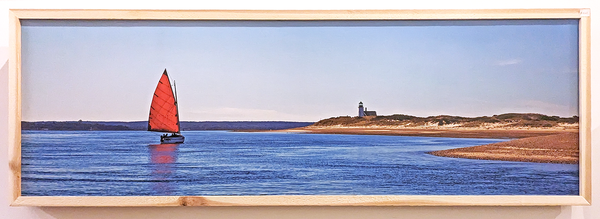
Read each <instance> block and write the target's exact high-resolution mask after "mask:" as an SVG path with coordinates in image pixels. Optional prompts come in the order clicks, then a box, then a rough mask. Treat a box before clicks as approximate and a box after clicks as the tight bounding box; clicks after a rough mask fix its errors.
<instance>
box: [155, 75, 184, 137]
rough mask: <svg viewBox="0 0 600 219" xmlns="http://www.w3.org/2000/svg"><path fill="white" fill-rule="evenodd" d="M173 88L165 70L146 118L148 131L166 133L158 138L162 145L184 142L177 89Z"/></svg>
mask: <svg viewBox="0 0 600 219" xmlns="http://www.w3.org/2000/svg"><path fill="white" fill-rule="evenodd" d="M173 85H175V82H173ZM173 88H174V89H173ZM173 88H172V87H171V80H170V79H169V75H168V74H167V69H165V71H164V72H163V74H162V76H161V77H160V80H158V85H156V90H155V91H154V96H152V104H151V105H150V115H149V116H148V131H153V132H167V134H163V135H161V136H160V143H162V144H180V143H183V141H184V140H185V137H183V135H181V124H180V123H179V107H178V106H177V87H175V86H173ZM168 133H171V134H168Z"/></svg>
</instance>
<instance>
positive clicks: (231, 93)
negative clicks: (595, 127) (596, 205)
mask: <svg viewBox="0 0 600 219" xmlns="http://www.w3.org/2000/svg"><path fill="white" fill-rule="evenodd" d="M578 25H579V23H578V20H577V19H543V20H542V19H540V20H420V21H412V20H405V21H400V20H395V21H394V20H389V21H384V20H372V21H143V20H138V21H122V20H121V21H118V20H23V21H22V27H21V36H22V38H21V40H22V45H21V59H22V82H21V83H22V99H21V103H22V115H21V158H22V160H21V162H22V163H21V164H22V166H21V174H22V176H21V195H22V196H275V195H562V196H576V195H578V194H579V192H580V191H579V188H580V187H579V184H580V182H579V166H578V164H579V116H580V115H579V80H580V78H579V70H578V69H579V58H578V54H579V53H578V52H579V45H578V39H579V36H578V34H579V29H578Z"/></svg>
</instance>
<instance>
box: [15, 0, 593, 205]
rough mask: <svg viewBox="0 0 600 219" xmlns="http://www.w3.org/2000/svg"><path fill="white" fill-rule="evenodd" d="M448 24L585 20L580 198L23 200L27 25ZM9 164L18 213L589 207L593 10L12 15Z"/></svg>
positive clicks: (582, 27)
mask: <svg viewBox="0 0 600 219" xmlns="http://www.w3.org/2000/svg"><path fill="white" fill-rule="evenodd" d="M26 19H57V20H58V19H66V20H69V19H89V20H96V19H97V20H341V21H343V20H447V19H458V20H460V19H579V76H580V77H579V78H580V79H579V80H580V82H579V110H580V158H579V159H580V160H579V167H580V168H579V175H580V176H579V179H580V180H579V188H580V191H579V192H580V193H579V196H517V195H515V196H408V195H407V196H404V195H390V196H368V195H367V196H350V195H349V196H148V197H141V196H118V197H117V196H101V197H89V196H81V197H35V196H21V25H20V21H21V20H26ZM9 57H10V60H9V79H8V83H9V84H8V86H9V87H8V88H9V91H8V94H9V99H8V100H9V102H8V112H9V117H8V126H9V127H8V128H9V129H8V130H9V133H8V145H9V149H8V153H9V154H8V155H9V156H8V157H9V164H8V165H9V167H10V171H11V175H10V176H9V181H10V183H9V186H10V187H11V192H10V194H11V200H12V205H18V206H551V205H554V206H555V205H589V204H590V203H591V153H590V150H591V107H590V105H591V98H590V83H591V82H590V65H591V63H590V17H589V9H583V10H582V9H491V10H318V11H317V10H298V11H296V10H281V11H263V10H223V11H219V10H200V11H191V10H186V11H178V10H55V9H13V10H10V56H9Z"/></svg>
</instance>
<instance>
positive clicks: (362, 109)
mask: <svg viewBox="0 0 600 219" xmlns="http://www.w3.org/2000/svg"><path fill="white" fill-rule="evenodd" d="M363 116H377V112H376V111H368V110H367V108H366V107H364V105H363V102H362V101H361V102H359V103H358V117H363Z"/></svg>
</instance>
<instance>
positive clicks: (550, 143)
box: [429, 133, 579, 164]
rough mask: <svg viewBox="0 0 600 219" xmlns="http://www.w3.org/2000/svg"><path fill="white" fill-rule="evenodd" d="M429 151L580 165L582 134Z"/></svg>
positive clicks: (480, 157) (437, 154) (455, 155)
mask: <svg viewBox="0 0 600 219" xmlns="http://www.w3.org/2000/svg"><path fill="white" fill-rule="evenodd" d="M429 154H432V155H436V156H443V157H455V158H471V159H483V160H504V161H522V162H538V163H565V164H577V163H578V161H579V134H578V133H564V134H556V135H548V136H538V137H529V138H522V139H516V140H512V141H506V142H500V143H495V144H488V145H482V146H475V147H466V148H457V149H450V150H442V151H433V152H430V153H429Z"/></svg>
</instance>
